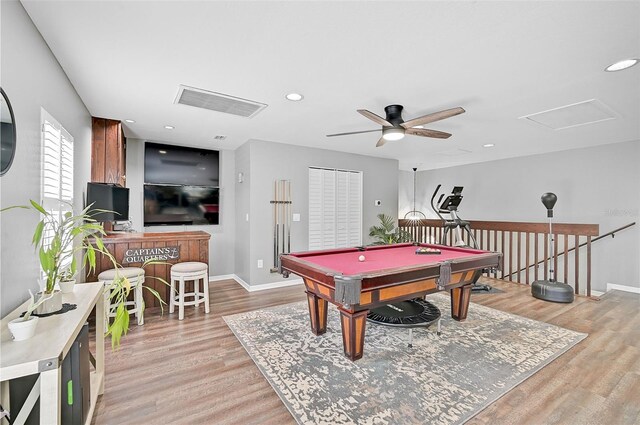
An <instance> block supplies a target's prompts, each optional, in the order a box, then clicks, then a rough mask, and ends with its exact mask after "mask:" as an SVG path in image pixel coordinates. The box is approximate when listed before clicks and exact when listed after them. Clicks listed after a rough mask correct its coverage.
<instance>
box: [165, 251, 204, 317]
mask: <svg viewBox="0 0 640 425" xmlns="http://www.w3.org/2000/svg"><path fill="white" fill-rule="evenodd" d="M200 281H202V290H200ZM185 282H193V292H186V291H185ZM176 283H177V285H176ZM176 286H177V291H176ZM187 297H189V298H192V299H193V300H192V301H186V300H185V299H186V298H187ZM202 303H204V312H205V313H209V266H208V265H207V264H206V263H200V262H198V261H187V262H184V263H176V264H174V265H173V266H171V297H170V298H169V313H173V312H174V309H175V306H176V304H177V305H178V320H182V319H184V307H185V306H191V305H192V306H195V307H196V308H198V306H199V305H200V304H202Z"/></svg>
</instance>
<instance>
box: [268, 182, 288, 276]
mask: <svg viewBox="0 0 640 425" xmlns="http://www.w3.org/2000/svg"><path fill="white" fill-rule="evenodd" d="M270 203H271V204H272V205H273V268H272V269H271V270H270V271H271V273H279V272H280V255H281V254H288V253H289V252H291V181H289V180H276V181H274V182H273V200H272V201H271V202H270Z"/></svg>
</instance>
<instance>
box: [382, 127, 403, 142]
mask: <svg viewBox="0 0 640 425" xmlns="http://www.w3.org/2000/svg"><path fill="white" fill-rule="evenodd" d="M403 137H404V128H396V127H392V128H385V129H384V130H382V138H383V139H384V140H386V141H393V140H400V139H402V138H403Z"/></svg>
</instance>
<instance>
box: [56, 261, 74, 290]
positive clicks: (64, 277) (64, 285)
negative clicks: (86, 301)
mask: <svg viewBox="0 0 640 425" xmlns="http://www.w3.org/2000/svg"><path fill="white" fill-rule="evenodd" d="M75 284H76V270H75V258H74V259H73V260H71V266H69V267H68V268H66V269H64V270H62V271H61V272H60V282H59V283H58V286H60V292H62V293H63V294H70V293H71V292H73V286H74V285H75Z"/></svg>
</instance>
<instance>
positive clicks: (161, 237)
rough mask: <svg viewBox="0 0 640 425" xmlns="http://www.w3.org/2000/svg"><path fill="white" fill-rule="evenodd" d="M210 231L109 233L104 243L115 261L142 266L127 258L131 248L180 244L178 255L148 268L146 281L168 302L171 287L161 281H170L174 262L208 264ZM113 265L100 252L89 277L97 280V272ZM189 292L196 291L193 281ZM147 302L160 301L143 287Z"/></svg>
mask: <svg viewBox="0 0 640 425" xmlns="http://www.w3.org/2000/svg"><path fill="white" fill-rule="evenodd" d="M210 238H211V235H210V234H209V233H207V232H203V231H197V232H165V233H118V234H110V235H107V236H106V237H104V238H103V239H102V241H103V242H104V244H105V246H106V247H107V249H108V250H109V252H110V253H112V255H114V256H115V259H116V261H117V262H118V263H119V264H121V265H122V266H124V267H140V266H141V265H142V262H125V261H124V259H125V256H126V254H127V252H129V253H130V252H131V251H130V250H134V249H140V248H143V249H144V248H165V247H176V246H177V247H178V248H179V257H178V258H176V259H168V260H163V262H165V263H167V264H154V265H149V266H147V267H146V268H145V276H146V278H145V285H146V286H148V287H149V288H152V289H154V290H156V291H158V293H159V294H160V296H161V297H162V299H163V300H164V301H165V302H166V303H167V305H168V303H169V293H170V289H169V286H167V285H166V284H165V283H163V282H162V281H159V280H158V279H154V277H156V278H160V279H163V280H164V281H166V282H167V283H169V284H170V283H171V282H170V270H171V265H172V264H175V263H179V262H186V261H199V262H202V263H206V264H207V265H209V239H210ZM111 268H113V264H112V263H111V262H110V261H109V260H108V259H107V258H106V257H105V256H100V258H99V259H98V261H97V264H96V272H95V273H94V274H92V275H91V276H90V277H89V279H88V280H89V281H90V282H91V281H96V280H97V276H98V274H100V273H101V272H102V271H104V270H108V269H111ZM185 289H186V291H187V292H191V291H193V285H192V284H189V285H188V286H187V287H186V288H185ZM144 302H145V304H146V306H147V307H159V306H160V302H159V301H158V300H157V299H156V298H155V297H154V296H153V295H152V294H151V292H149V291H146V290H145V291H144Z"/></svg>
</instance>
